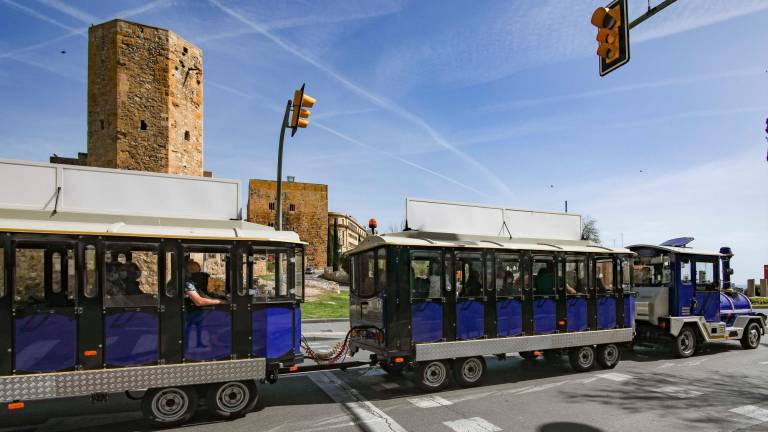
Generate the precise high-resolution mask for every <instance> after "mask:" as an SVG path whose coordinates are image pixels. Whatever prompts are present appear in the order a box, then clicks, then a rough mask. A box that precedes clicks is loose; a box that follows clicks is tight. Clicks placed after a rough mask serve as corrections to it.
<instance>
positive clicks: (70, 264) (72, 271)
mask: <svg viewBox="0 0 768 432" xmlns="http://www.w3.org/2000/svg"><path fill="white" fill-rule="evenodd" d="M67 291H68V292H69V298H70V299H74V298H75V292H77V268H76V267H75V250H74V249H67Z"/></svg>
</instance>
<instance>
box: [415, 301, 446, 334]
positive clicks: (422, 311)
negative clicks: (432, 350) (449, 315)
mask: <svg viewBox="0 0 768 432" xmlns="http://www.w3.org/2000/svg"><path fill="white" fill-rule="evenodd" d="M411 328H412V329H413V330H412V336H413V341H414V342H434V341H438V340H440V339H442V337H443V305H441V304H440V303H433V302H424V303H414V304H413V305H411Z"/></svg>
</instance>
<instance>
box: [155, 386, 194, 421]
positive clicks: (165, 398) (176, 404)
mask: <svg viewBox="0 0 768 432" xmlns="http://www.w3.org/2000/svg"><path fill="white" fill-rule="evenodd" d="M188 404H189V400H188V399H187V396H186V395H185V394H184V393H182V392H181V391H180V390H176V389H168V390H165V391H162V392H160V393H158V394H157V395H156V396H155V398H154V400H153V403H152V406H153V408H154V412H155V415H156V416H157V417H158V418H159V419H161V420H163V421H174V420H176V419H178V418H180V417H181V416H182V415H184V412H185V411H186V410H187V406H188Z"/></svg>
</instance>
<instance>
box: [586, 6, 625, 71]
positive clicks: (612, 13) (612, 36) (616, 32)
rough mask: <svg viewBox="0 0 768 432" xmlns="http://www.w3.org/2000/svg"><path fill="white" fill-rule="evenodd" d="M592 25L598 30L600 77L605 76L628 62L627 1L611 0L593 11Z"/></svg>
mask: <svg viewBox="0 0 768 432" xmlns="http://www.w3.org/2000/svg"><path fill="white" fill-rule="evenodd" d="M592 25H594V26H595V27H597V29H598V30H597V38H596V39H597V42H598V47H597V55H598V56H599V61H600V76H605V75H607V74H608V73H610V72H611V71H613V70H614V69H617V68H618V67H619V66H622V65H624V64H625V63H627V62H628V61H629V19H628V17H627V0H613V1H612V2H611V3H610V4H608V6H606V7H599V8H597V9H595V12H594V13H592Z"/></svg>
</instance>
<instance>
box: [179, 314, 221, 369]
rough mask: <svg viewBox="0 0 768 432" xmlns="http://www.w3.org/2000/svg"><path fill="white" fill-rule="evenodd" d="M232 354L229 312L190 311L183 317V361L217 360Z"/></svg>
mask: <svg viewBox="0 0 768 432" xmlns="http://www.w3.org/2000/svg"><path fill="white" fill-rule="evenodd" d="M231 353H232V320H231V319H230V316H229V311H223V310H210V309H205V310H192V311H187V313H186V314H185V315H184V359H186V360H218V359H223V358H228V357H229V356H230V354H231Z"/></svg>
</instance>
